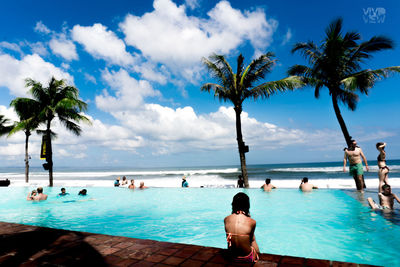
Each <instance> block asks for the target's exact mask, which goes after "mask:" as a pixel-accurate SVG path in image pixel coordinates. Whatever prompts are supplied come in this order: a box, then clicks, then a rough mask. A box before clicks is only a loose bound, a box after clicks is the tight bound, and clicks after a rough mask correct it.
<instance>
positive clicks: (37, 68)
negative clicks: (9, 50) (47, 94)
mask: <svg viewBox="0 0 400 267" xmlns="http://www.w3.org/2000/svg"><path fill="white" fill-rule="evenodd" d="M52 76H54V77H55V78H56V79H66V80H67V82H68V83H69V84H72V85H73V77H72V76H71V75H69V74H68V73H66V72H64V71H62V70H61V69H59V68H57V67H56V66H54V65H53V64H51V63H49V62H46V61H44V60H43V59H42V58H41V57H40V56H39V55H37V54H33V55H27V56H25V57H23V58H22V59H21V60H18V59H16V58H14V57H12V56H10V55H7V54H3V55H0V86H5V87H8V88H9V89H10V93H11V94H12V95H15V96H26V92H27V90H28V89H27V88H26V87H25V79H26V78H32V79H34V80H36V81H39V82H41V83H42V84H43V85H45V84H46V83H47V82H48V81H49V80H50V78H51V77H52Z"/></svg>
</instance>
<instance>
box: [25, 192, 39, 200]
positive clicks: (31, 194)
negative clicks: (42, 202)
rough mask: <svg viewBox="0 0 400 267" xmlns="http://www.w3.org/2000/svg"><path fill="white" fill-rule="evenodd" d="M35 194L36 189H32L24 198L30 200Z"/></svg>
mask: <svg viewBox="0 0 400 267" xmlns="http://www.w3.org/2000/svg"><path fill="white" fill-rule="evenodd" d="M36 195H37V191H36V190H32V192H31V193H29V194H28V196H27V197H26V200H29V201H31V200H33V199H34V197H35V196H36Z"/></svg>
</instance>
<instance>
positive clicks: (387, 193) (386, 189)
mask: <svg viewBox="0 0 400 267" xmlns="http://www.w3.org/2000/svg"><path fill="white" fill-rule="evenodd" d="M378 197H379V204H380V205H377V204H376V203H375V201H373V200H372V198H370V197H369V198H368V204H369V205H370V206H371V208H372V209H388V210H393V207H394V200H395V199H396V200H397V202H398V203H400V198H399V197H398V196H396V194H393V193H392V189H391V188H390V185H388V184H384V185H383V186H382V191H381V192H379V193H378Z"/></svg>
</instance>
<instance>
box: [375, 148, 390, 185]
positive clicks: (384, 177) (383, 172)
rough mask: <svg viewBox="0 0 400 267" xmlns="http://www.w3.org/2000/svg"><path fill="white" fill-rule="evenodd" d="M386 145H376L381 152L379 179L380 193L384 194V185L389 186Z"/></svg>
mask: <svg viewBox="0 0 400 267" xmlns="http://www.w3.org/2000/svg"><path fill="white" fill-rule="evenodd" d="M385 146H386V143H383V142H379V143H376V149H378V151H379V155H378V168H379V170H378V177H379V193H380V192H382V185H384V184H389V181H388V175H389V167H388V166H387V165H386V152H385Z"/></svg>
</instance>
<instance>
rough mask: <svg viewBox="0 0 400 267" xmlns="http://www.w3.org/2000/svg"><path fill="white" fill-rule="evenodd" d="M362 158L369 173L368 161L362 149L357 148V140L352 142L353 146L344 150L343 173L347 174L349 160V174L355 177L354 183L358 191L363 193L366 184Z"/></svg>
mask: <svg viewBox="0 0 400 267" xmlns="http://www.w3.org/2000/svg"><path fill="white" fill-rule="evenodd" d="M361 158H362V159H363V160H364V163H365V168H366V169H367V171H369V167H368V163H367V159H366V158H365V156H364V153H363V152H362V150H361V148H359V147H358V146H357V142H356V141H355V140H351V146H350V147H349V148H345V150H344V159H343V172H346V163H347V159H349V164H350V168H349V173H350V175H352V176H353V178H354V181H355V182H356V187H357V190H360V191H363V190H364V188H366V186H365V182H364V171H363V165H362V163H361Z"/></svg>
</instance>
